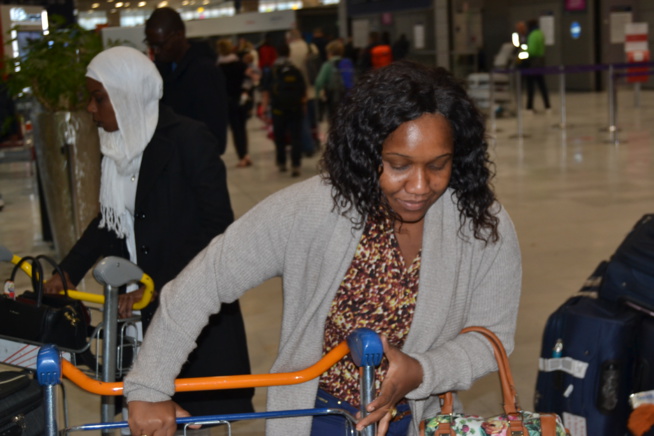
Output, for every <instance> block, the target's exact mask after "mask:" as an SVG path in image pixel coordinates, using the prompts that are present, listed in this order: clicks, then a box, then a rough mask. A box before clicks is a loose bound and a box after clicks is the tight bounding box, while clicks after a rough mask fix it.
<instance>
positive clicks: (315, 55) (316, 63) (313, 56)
mask: <svg viewBox="0 0 654 436" xmlns="http://www.w3.org/2000/svg"><path fill="white" fill-rule="evenodd" d="M307 49H308V51H307V57H306V59H305V60H304V66H305V67H306V70H307V79H308V80H309V83H316V79H317V78H318V73H320V68H321V67H322V58H321V57H320V53H319V52H318V50H314V47H313V46H312V44H310V43H309V42H307Z"/></svg>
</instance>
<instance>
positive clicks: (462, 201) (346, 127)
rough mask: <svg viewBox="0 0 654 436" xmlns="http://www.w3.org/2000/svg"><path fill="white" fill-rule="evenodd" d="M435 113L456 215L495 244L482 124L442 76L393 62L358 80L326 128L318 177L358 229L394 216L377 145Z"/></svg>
mask: <svg viewBox="0 0 654 436" xmlns="http://www.w3.org/2000/svg"><path fill="white" fill-rule="evenodd" d="M427 113H429V114H440V115H442V116H444V117H445V119H447V121H448V122H449V123H450V126H451V127H452V132H453V136H454V157H453V162H452V177H451V179H450V183H449V187H450V188H451V189H452V190H453V191H454V195H455V196H456V199H457V206H458V209H459V212H460V216H461V225H463V223H464V220H465V219H466V218H468V219H470V220H471V223H472V226H473V229H474V236H475V238H477V239H480V240H483V241H485V242H489V241H492V242H496V241H497V240H498V231H497V225H498V221H499V220H498V218H497V217H496V216H495V215H494V214H493V211H492V210H491V207H492V205H493V203H494V201H495V194H494V192H493V189H492V186H491V183H490V180H491V178H492V177H493V175H494V174H493V171H492V169H491V168H492V166H493V163H492V162H491V161H490V158H489V155H488V143H487V142H486V131H485V124H484V117H483V116H482V114H481V113H480V112H479V110H478V109H477V108H476V106H475V105H474V103H473V102H472V100H471V99H470V97H468V95H467V93H466V91H465V90H464V88H463V87H462V86H461V84H460V83H459V82H458V81H457V80H456V79H455V78H454V77H453V76H452V75H451V74H450V73H449V72H448V71H447V70H445V69H442V68H430V67H427V66H424V65H421V64H417V63H414V62H410V61H398V62H394V63H392V64H391V65H388V66H386V67H383V68H379V69H376V70H373V71H371V72H370V73H368V74H366V75H364V76H362V77H361V78H360V80H359V81H358V82H357V84H356V86H355V87H354V88H353V89H352V90H351V92H350V93H349V94H348V96H347V97H346V98H345V100H344V101H343V104H342V105H341V106H340V107H339V109H338V110H337V112H336V114H335V115H334V118H333V119H332V120H331V125H330V128H329V139H328V142H327V146H326V149H325V152H324V154H323V157H322V159H321V162H320V167H321V170H322V175H323V178H324V179H325V180H327V181H328V182H329V183H330V184H331V185H332V196H333V198H334V205H335V208H337V209H338V210H340V212H341V213H347V212H348V211H349V210H351V209H353V208H354V209H355V210H356V211H357V212H358V213H359V214H360V216H361V218H360V220H358V221H357V220H355V222H354V224H355V226H357V227H359V228H360V227H361V226H362V225H363V221H364V220H365V217H366V216H369V215H371V216H378V215H381V214H387V215H390V216H392V217H394V219H398V218H399V217H398V216H397V214H395V213H394V212H393V211H392V210H391V209H390V206H389V205H388V203H387V201H386V198H385V197H384V194H383V193H382V190H381V187H380V184H379V176H380V174H381V172H380V169H381V168H383V167H382V157H381V153H382V144H383V143H384V141H385V140H386V138H387V137H388V135H390V134H391V132H393V131H394V130H395V129H397V128H398V127H399V126H400V125H401V124H402V123H405V122H407V121H411V120H415V119H417V118H419V117H420V116H422V115H423V114H427Z"/></svg>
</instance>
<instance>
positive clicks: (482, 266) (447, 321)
mask: <svg viewBox="0 0 654 436" xmlns="http://www.w3.org/2000/svg"><path fill="white" fill-rule="evenodd" d="M498 217H499V218H500V224H499V233H500V240H499V241H498V242H496V243H488V244H485V243H483V242H482V241H479V240H476V239H473V238H471V237H468V242H465V241H463V242H462V241H461V240H459V243H458V244H457V245H456V246H452V247H448V245H449V243H448V240H447V239H445V240H443V241H442V242H443V243H444V245H445V246H446V247H448V248H447V249H446V250H445V252H446V253H448V254H449V256H454V257H458V258H459V262H458V263H455V264H454V265H456V268H458V269H459V271H458V272H456V273H455V274H441V275H440V276H438V279H436V283H429V282H430V281H431V280H427V283H424V287H425V290H426V292H425V294H423V295H421V293H422V292H423V289H422V286H423V282H422V279H423V276H421V290H420V293H419V296H418V300H420V298H421V297H423V298H429V299H433V300H434V301H433V302H428V303H426V304H425V306H427V307H429V306H430V303H432V309H431V310H430V316H428V317H424V316H421V315H416V317H415V318H414V323H413V324H412V327H411V328H412V333H415V334H417V335H418V336H422V339H423V342H424V343H413V345H414V347H407V348H408V350H407V349H405V351H406V352H407V353H408V354H409V355H411V356H412V357H414V358H416V359H417V360H418V361H419V362H420V364H421V366H422V368H423V373H424V376H423V381H422V384H421V385H420V386H419V387H418V388H417V389H416V390H414V391H412V392H410V393H409V394H408V395H407V398H409V399H411V400H420V399H425V398H427V397H429V396H433V395H437V394H440V393H443V392H446V391H457V390H465V389H468V388H470V386H471V385H472V383H473V382H474V381H475V380H476V379H478V378H480V377H482V376H483V375H485V374H487V373H489V372H491V371H494V370H495V369H496V368H497V366H496V363H495V359H494V356H493V352H492V349H491V348H490V346H489V345H488V343H487V342H486V340H485V339H484V338H482V337H481V336H480V335H477V334H465V335H459V332H460V331H461V330H462V329H463V328H465V327H468V326H483V327H486V328H488V329H490V330H491V331H493V332H494V333H495V334H496V335H498V337H499V338H500V340H501V341H502V343H503V344H504V347H505V348H506V350H507V352H508V353H510V352H511V351H512V350H513V346H514V333H515V326H516V318H517V313H518V303H519V297H520V291H521V282H522V269H521V257H520V247H519V244H518V239H517V236H516V233H515V230H514V228H513V224H512V222H511V220H510V218H509V216H508V214H507V213H506V212H505V211H504V210H502V211H500V212H499V214H498ZM464 239H465V238H464ZM438 264H440V265H444V263H440V262H439V263H438ZM441 268H444V267H441ZM426 277H430V276H429V273H428V272H427V273H426ZM452 279H454V282H451V280H452ZM432 288H433V289H432ZM448 288H449V289H451V291H450V292H449V293H450V295H449V296H448V295H447V294H448V291H446V290H447V289H448ZM425 306H422V308H423V309H424V308H425ZM420 333H422V334H421V335H420ZM434 334H435V335H436V337H435V340H434V342H433V343H432V344H431V345H429V339H428V338H429V337H430V335H434ZM425 347H428V348H426V349H425Z"/></svg>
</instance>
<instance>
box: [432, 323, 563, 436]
mask: <svg viewBox="0 0 654 436" xmlns="http://www.w3.org/2000/svg"><path fill="white" fill-rule="evenodd" d="M469 332H476V333H480V334H482V335H483V336H484V337H485V338H486V339H488V341H489V342H490V343H491V345H492V346H493V350H494V352H495V359H496V360H497V366H498V371H499V375H500V382H501V385H502V398H503V408H504V414H502V415H498V416H494V417H492V418H482V417H480V416H475V415H464V414H462V413H453V406H454V401H453V397H452V393H451V392H447V393H446V394H444V395H442V396H441V399H442V401H443V406H442V408H441V413H440V415H437V416H436V417H435V418H431V419H427V420H425V421H423V422H422V423H421V426H420V435H421V436H489V435H493V436H569V434H570V433H568V431H567V430H566V429H565V427H564V426H563V423H562V422H561V418H560V417H559V416H558V415H556V414H553V413H534V412H527V411H524V410H522V409H520V406H519V405H518V401H517V394H516V390H515V384H514V382H513V375H512V374H511V368H510V367H509V359H508V357H507V355H506V351H505V350H504V346H503V345H502V342H500V340H499V339H498V338H497V336H495V334H494V333H493V332H491V331H489V330H487V329H485V328H483V327H467V328H465V329H463V330H462V331H461V333H469Z"/></svg>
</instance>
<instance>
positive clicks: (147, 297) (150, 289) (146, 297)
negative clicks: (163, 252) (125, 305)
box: [11, 254, 154, 310]
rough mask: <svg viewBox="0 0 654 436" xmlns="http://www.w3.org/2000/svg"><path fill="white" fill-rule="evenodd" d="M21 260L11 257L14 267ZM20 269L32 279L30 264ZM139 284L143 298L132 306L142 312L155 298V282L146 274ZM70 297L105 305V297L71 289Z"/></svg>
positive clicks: (24, 263)
mask: <svg viewBox="0 0 654 436" xmlns="http://www.w3.org/2000/svg"><path fill="white" fill-rule="evenodd" d="M20 260H21V258H20V257H18V256H16V255H15V254H14V255H12V257H11V263H13V264H14V265H17V264H18V263H19V262H20ZM20 269H22V270H23V271H25V274H27V275H28V276H30V277H32V265H30V264H29V263H28V262H23V263H21V264H20ZM139 282H140V283H141V284H142V285H143V286H144V287H145V290H144V292H143V297H142V298H141V299H140V300H139V301H137V302H136V303H134V305H133V306H132V309H134V310H141V309H143V308H145V307H146V306H147V305H148V304H150V301H152V297H153V296H154V281H153V280H152V278H151V277H150V276H149V275H147V274H145V273H144V274H143V276H142V277H141V278H140V279H139ZM59 294H61V295H65V294H66V292H64V291H60V292H59ZM68 296H69V297H70V298H74V299H75V300H81V301H86V302H88V303H98V304H104V295H99V294H92V293H90V292H82V291H77V290H74V289H69V290H68Z"/></svg>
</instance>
